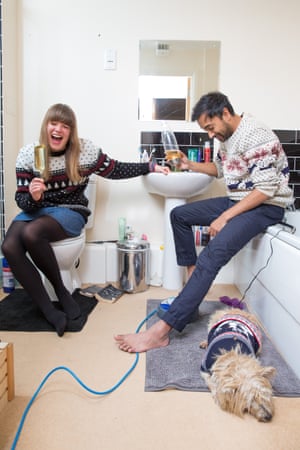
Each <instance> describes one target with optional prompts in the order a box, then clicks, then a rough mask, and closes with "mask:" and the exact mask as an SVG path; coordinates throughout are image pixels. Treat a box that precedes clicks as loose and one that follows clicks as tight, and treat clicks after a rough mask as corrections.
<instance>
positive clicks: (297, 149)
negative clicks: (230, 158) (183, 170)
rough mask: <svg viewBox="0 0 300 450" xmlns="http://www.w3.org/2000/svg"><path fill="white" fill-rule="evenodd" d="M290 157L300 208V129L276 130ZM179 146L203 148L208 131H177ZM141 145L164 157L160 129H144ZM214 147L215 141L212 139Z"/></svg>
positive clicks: (295, 193)
mask: <svg viewBox="0 0 300 450" xmlns="http://www.w3.org/2000/svg"><path fill="white" fill-rule="evenodd" d="M274 133H276V135H277V136H278V138H279V140H280V142H281V143H282V146H283V148H284V150H285V152H286V155H287V157H288V163H289V168H290V186H291V188H292V189H293V191H294V196H295V207H296V209H300V130H274ZM175 136H176V139H177V142H178V145H179V148H180V149H181V150H182V151H183V152H184V153H186V154H187V153H188V149H189V148H200V149H201V150H203V145H204V142H205V141H209V138H208V135H207V133H200V132H199V133H194V132H182V133H181V132H175ZM140 146H141V148H142V149H143V150H144V149H146V150H147V152H148V153H149V154H150V153H151V151H153V149H155V152H154V156H155V157H156V158H158V159H163V158H164V149H163V145H162V142H161V133H160V132H159V131H153V132H151V131H142V132H141V139H140ZM210 146H211V148H213V143H212V141H210Z"/></svg>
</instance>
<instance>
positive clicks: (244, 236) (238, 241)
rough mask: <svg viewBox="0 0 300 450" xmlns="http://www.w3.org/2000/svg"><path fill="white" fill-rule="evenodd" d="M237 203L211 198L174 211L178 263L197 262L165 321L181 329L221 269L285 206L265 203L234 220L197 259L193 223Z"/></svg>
mask: <svg viewBox="0 0 300 450" xmlns="http://www.w3.org/2000/svg"><path fill="white" fill-rule="evenodd" d="M234 204H235V202H233V201H232V200H230V199H228V198H227V197H219V198H212V199H208V200H201V201H198V202H194V203H189V204H186V205H183V206H178V207H176V208H174V209H173V210H172V211H171V214H170V218H171V225H172V228H173V234H174V240H175V249H176V255H177V263H178V265H180V266H192V265H196V267H195V270H194V272H193V274H192V276H191V277H190V279H189V280H188V282H187V283H186V285H185V286H184V288H183V289H182V291H181V292H180V293H179V295H178V296H177V297H176V299H175V300H174V301H173V303H172V305H171V307H170V309H169V310H168V311H167V312H166V313H165V314H164V316H163V320H164V321H165V322H167V323H168V324H169V325H170V326H171V327H172V328H175V329H176V330H178V331H182V330H183V328H184V327H185V326H186V325H187V323H188V322H189V321H190V320H191V318H192V316H193V314H194V312H195V311H196V309H197V308H198V307H199V305H200V303H201V302H202V300H203V298H204V297H205V295H206V293H207V292H208V290H209V288H210V286H211V284H212V282H213V281H214V279H215V277H216V276H217V274H218V272H219V270H220V269H221V268H222V267H223V266H224V265H225V264H226V263H227V262H228V261H229V260H230V259H231V258H232V257H233V256H234V255H235V254H236V253H238V251H239V250H241V248H243V247H244V246H245V245H246V244H247V242H249V241H250V240H251V239H252V238H253V237H254V236H256V235H257V234H259V233H261V232H263V231H264V230H265V229H266V228H267V227H268V226H270V225H274V224H275V223H277V222H279V221H281V220H282V218H283V215H284V209H283V208H280V207H279V206H272V205H266V204H262V205H260V206H258V207H256V208H254V209H251V210H250V211H247V212H245V213H242V214H240V215H238V216H236V217H234V218H233V219H231V220H230V221H229V222H228V223H227V224H226V225H225V227H223V228H222V230H221V231H220V232H219V233H218V234H217V235H216V236H215V237H214V238H213V239H211V240H210V241H209V244H208V245H207V246H206V247H204V248H203V250H202V251H201V252H200V254H199V256H198V258H197V254H196V249H195V241H194V235H193V231H192V225H204V226H205V225H206V226H208V225H210V224H211V222H213V220H215V219H216V218H217V217H219V216H220V215H221V214H222V213H223V212H224V211H226V210H227V209H228V208H230V207H231V206H233V205H234Z"/></svg>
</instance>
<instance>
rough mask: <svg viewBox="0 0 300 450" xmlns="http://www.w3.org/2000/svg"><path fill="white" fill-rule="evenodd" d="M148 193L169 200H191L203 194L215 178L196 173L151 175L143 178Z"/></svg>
mask: <svg viewBox="0 0 300 450" xmlns="http://www.w3.org/2000/svg"><path fill="white" fill-rule="evenodd" d="M143 180H144V183H145V185H146V188H147V190H148V192H150V193H151V194H158V195H161V196H163V197H167V198H184V199H187V198H190V197H194V196H196V195H199V194H201V193H202V192H203V191H204V190H205V189H206V188H207V186H208V185H209V184H210V183H211V181H212V180H213V177H210V176H209V175H206V174H204V173H196V172H170V173H169V174H168V175H164V174H162V173H149V174H148V175H146V176H144V177H143Z"/></svg>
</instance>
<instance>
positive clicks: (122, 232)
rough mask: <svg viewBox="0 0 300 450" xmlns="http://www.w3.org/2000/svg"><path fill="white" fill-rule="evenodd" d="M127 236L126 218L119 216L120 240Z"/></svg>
mask: <svg viewBox="0 0 300 450" xmlns="http://www.w3.org/2000/svg"><path fill="white" fill-rule="evenodd" d="M125 237H126V219H125V217H120V218H119V241H124V240H125Z"/></svg>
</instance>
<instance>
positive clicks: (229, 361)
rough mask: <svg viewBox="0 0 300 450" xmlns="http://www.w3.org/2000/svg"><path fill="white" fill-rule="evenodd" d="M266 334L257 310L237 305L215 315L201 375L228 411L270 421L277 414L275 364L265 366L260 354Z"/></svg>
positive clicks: (212, 316)
mask: <svg viewBox="0 0 300 450" xmlns="http://www.w3.org/2000/svg"><path fill="white" fill-rule="evenodd" d="M261 346H262V334H261V328H260V325H259V322H258V320H257V319H256V317H255V316H254V315H253V314H250V313H249V312H247V311H244V310H240V309H237V308H230V309H226V310H220V311H217V312H215V313H214V314H212V315H211V317H210V320H209V323H208V339H207V341H204V342H201V343H200V348H206V352H205V355H204V358H203V360H202V363H201V375H202V377H203V379H204V380H205V382H206V384H207V386H208V388H209V390H210V391H211V393H212V396H213V398H214V400H215V402H216V403H217V405H219V406H220V408H221V409H223V410H224V411H228V412H230V413H233V414H235V415H237V416H239V417H243V415H244V413H249V414H251V415H252V416H254V417H255V418H256V419H257V420H258V421H259V422H269V421H271V420H272V417H273V415H274V403H273V396H272V385H271V381H270V380H271V379H272V377H273V376H274V375H275V368H274V367H271V366H268V367H263V366H262V365H261V364H260V362H259V361H258V359H257V358H256V356H257V355H259V353H260V351H261Z"/></svg>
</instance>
